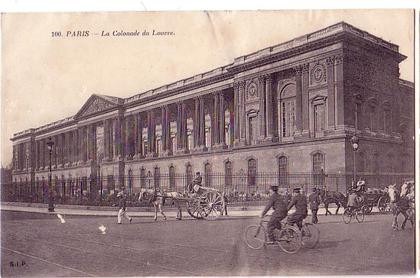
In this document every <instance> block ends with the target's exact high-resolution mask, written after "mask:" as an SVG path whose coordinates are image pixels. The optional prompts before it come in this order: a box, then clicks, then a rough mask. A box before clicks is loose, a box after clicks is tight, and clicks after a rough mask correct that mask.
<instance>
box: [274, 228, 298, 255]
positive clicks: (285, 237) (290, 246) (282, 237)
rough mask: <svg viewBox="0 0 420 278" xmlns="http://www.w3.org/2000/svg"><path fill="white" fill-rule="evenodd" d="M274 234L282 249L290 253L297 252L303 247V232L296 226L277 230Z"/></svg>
mask: <svg viewBox="0 0 420 278" xmlns="http://www.w3.org/2000/svg"><path fill="white" fill-rule="evenodd" d="M274 236H275V239H276V241H277V244H278V245H279V247H280V248H281V250H283V251H284V252H286V253H288V254H293V253H296V252H297V251H299V249H300V248H301V247H302V237H301V233H300V231H299V230H298V229H296V228H294V227H285V228H283V229H281V230H280V231H278V230H275V232H274Z"/></svg>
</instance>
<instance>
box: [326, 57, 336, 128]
mask: <svg viewBox="0 0 420 278" xmlns="http://www.w3.org/2000/svg"><path fill="white" fill-rule="evenodd" d="M334 79H335V78H334V57H328V58H327V83H328V111H327V113H328V129H335V84H334Z"/></svg>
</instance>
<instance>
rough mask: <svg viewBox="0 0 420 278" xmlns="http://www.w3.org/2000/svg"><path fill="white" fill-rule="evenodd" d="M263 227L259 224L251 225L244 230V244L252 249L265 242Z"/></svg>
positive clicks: (260, 246)
mask: <svg viewBox="0 0 420 278" xmlns="http://www.w3.org/2000/svg"><path fill="white" fill-rule="evenodd" d="M266 235H267V234H266V232H265V228H264V227H263V226H261V225H251V226H248V227H247V228H246V230H245V235H244V240H245V243H246V245H248V247H249V248H252V249H260V248H262V247H263V246H264V244H265V242H266Z"/></svg>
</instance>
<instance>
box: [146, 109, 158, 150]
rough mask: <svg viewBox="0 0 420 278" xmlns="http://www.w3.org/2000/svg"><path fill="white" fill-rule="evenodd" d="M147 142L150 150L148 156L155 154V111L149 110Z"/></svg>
mask: <svg viewBox="0 0 420 278" xmlns="http://www.w3.org/2000/svg"><path fill="white" fill-rule="evenodd" d="M147 142H148V145H149V150H148V152H147V156H148V157H153V156H155V146H156V142H155V126H154V111H153V110H149V111H147Z"/></svg>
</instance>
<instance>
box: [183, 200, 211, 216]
mask: <svg viewBox="0 0 420 278" xmlns="http://www.w3.org/2000/svg"><path fill="white" fill-rule="evenodd" d="M187 212H188V214H189V215H191V216H192V217H194V218H196V219H203V218H204V217H205V215H206V213H205V211H204V208H203V205H202V201H201V199H200V198H196V199H192V200H189V201H188V202H187Z"/></svg>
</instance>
